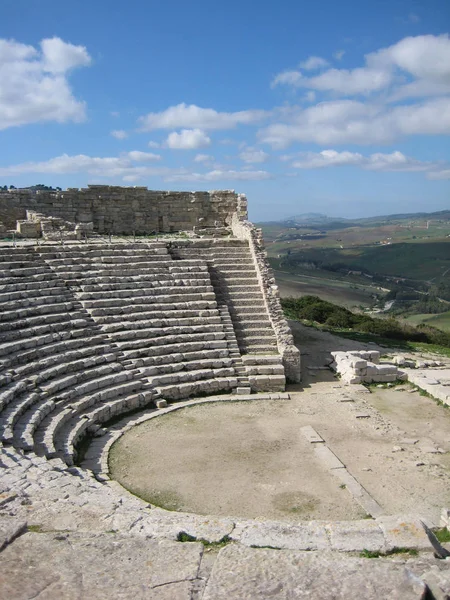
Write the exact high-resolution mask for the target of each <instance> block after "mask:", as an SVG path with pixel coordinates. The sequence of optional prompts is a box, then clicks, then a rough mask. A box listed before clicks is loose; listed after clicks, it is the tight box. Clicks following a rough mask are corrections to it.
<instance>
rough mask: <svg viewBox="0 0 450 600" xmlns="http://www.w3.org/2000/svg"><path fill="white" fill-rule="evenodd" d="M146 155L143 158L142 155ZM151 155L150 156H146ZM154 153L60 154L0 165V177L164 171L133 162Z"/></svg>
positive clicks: (150, 173) (100, 174) (107, 175)
mask: <svg viewBox="0 0 450 600" xmlns="http://www.w3.org/2000/svg"><path fill="white" fill-rule="evenodd" d="M145 155H146V156H147V157H146V158H144V156H145ZM150 157H152V158H150ZM156 157H157V155H151V154H147V153H145V152H139V151H131V152H128V153H125V154H123V155H121V156H117V157H116V156H108V157H93V156H88V155H86V154H77V155H75V156H70V155H68V154H62V155H61V156H56V157H55V158H50V159H49V160H46V161H41V162H27V163H20V164H17V165H11V166H9V167H0V176H12V175H20V174H22V173H42V174H65V173H88V174H89V175H95V176H99V177H122V178H123V177H126V176H135V177H136V176H144V175H146V176H148V175H153V174H154V175H156V174H162V175H163V174H166V173H167V172H168V171H169V169H168V168H164V167H158V168H157V169H155V168H154V167H147V166H144V167H143V166H140V165H135V164H133V163H135V162H138V163H139V162H142V161H143V160H158V158H156Z"/></svg>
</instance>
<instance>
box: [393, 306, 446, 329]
mask: <svg viewBox="0 0 450 600" xmlns="http://www.w3.org/2000/svg"><path fill="white" fill-rule="evenodd" d="M404 320H405V321H407V322H408V323H411V324H412V325H420V324H421V323H426V324H427V325H431V326H432V327H437V328H438V329H442V331H448V332H450V310H449V311H448V312H445V313H440V314H438V315H424V314H422V315H409V316H407V317H405V319H404Z"/></svg>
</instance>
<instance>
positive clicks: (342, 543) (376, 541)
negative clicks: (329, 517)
mask: <svg viewBox="0 0 450 600" xmlns="http://www.w3.org/2000/svg"><path fill="white" fill-rule="evenodd" d="M325 529H326V531H327V534H328V536H329V538H330V542H331V548H332V550H339V551H340V552H362V551H363V550H371V551H372V552H376V551H378V552H379V551H381V550H383V548H384V535H383V532H382V530H381V528H380V526H379V525H378V524H377V523H376V522H375V521H372V520H370V519H367V520H359V521H336V522H334V523H328V524H327V525H326V526H325Z"/></svg>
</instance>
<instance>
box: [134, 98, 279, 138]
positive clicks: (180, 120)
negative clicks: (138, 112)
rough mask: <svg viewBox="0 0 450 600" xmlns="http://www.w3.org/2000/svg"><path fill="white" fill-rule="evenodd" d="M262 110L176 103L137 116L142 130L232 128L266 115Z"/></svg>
mask: <svg viewBox="0 0 450 600" xmlns="http://www.w3.org/2000/svg"><path fill="white" fill-rule="evenodd" d="M268 114H269V113H268V112H267V111H264V110H242V111H239V112H231V113H227V112H217V111H216V110H214V109H213V108H201V107H200V106H196V105H195V104H190V105H187V104H184V103H182V104H178V105H177V106H171V107H169V108H167V109H166V110H163V111H162V112H157V113H148V114H147V115H145V116H143V117H140V118H139V123H140V126H141V128H142V130H143V131H151V130H153V129H177V128H179V127H185V128H189V129H203V130H209V129H233V128H234V127H236V126H237V125H248V124H251V123H256V122H258V121H261V120H262V119H264V118H265V117H267V116H268Z"/></svg>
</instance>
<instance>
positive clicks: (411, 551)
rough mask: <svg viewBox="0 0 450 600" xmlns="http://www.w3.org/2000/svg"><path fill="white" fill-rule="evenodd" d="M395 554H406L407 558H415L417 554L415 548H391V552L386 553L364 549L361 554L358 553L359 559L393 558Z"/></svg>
mask: <svg viewBox="0 0 450 600" xmlns="http://www.w3.org/2000/svg"><path fill="white" fill-rule="evenodd" d="M397 554H408V555H409V556H417V555H418V554H419V552H418V550H416V549H415V548H392V550H388V551H387V552H381V551H379V550H366V549H364V550H363V551H362V552H360V554H359V556H360V557H361V558H384V557H386V556H393V555H397Z"/></svg>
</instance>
